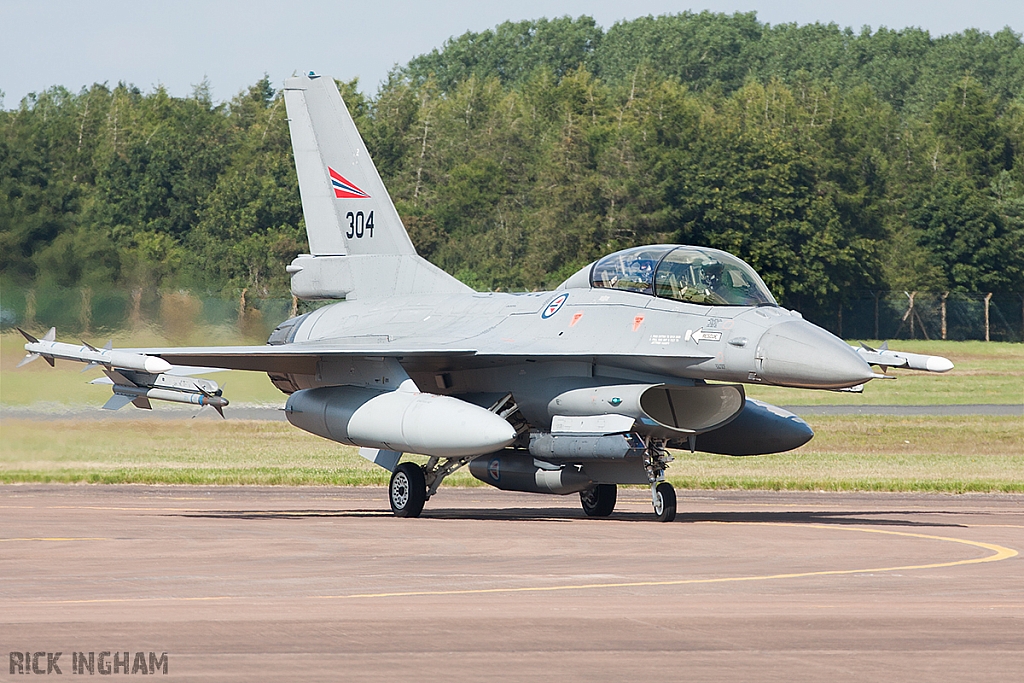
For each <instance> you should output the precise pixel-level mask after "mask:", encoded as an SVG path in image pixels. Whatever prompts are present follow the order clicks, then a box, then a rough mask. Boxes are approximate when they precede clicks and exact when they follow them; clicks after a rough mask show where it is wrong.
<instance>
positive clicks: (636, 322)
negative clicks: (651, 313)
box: [633, 315, 644, 332]
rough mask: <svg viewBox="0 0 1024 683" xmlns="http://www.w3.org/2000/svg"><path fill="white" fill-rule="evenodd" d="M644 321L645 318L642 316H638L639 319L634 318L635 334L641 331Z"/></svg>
mask: <svg viewBox="0 0 1024 683" xmlns="http://www.w3.org/2000/svg"><path fill="white" fill-rule="evenodd" d="M643 321H644V317H643V316H642V315H638V316H637V317H635V318H633V331H634V332H636V331H637V330H639V329H640V325H641V324H642V323H643Z"/></svg>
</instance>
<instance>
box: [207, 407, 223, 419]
mask: <svg viewBox="0 0 1024 683" xmlns="http://www.w3.org/2000/svg"><path fill="white" fill-rule="evenodd" d="M207 405H209V406H212V407H213V409H214V410H216V411H217V412H218V413H220V416H221V417H223V418H224V419H225V420H226V419H228V418H226V417H224V409H223V408H222V407H221V405H220V404H219V403H208V404H207Z"/></svg>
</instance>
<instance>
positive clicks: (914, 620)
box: [0, 485, 1024, 682]
mask: <svg viewBox="0 0 1024 683" xmlns="http://www.w3.org/2000/svg"><path fill="white" fill-rule="evenodd" d="M679 510H680V511H679V516H678V518H677V520H676V522H675V523H672V524H659V523H656V522H654V521H652V519H651V513H650V500H649V494H648V493H647V492H645V491H643V490H640V489H630V490H624V491H621V492H620V503H619V506H618V507H617V511H616V513H615V515H614V516H613V517H612V518H610V519H587V518H585V517H584V516H583V515H582V512H581V511H580V509H579V502H578V499H577V498H576V497H575V496H573V497H564V498H562V497H543V496H531V495H528V494H514V493H504V492H500V491H495V490H490V489H443V488H442V490H441V491H440V492H439V493H438V495H437V496H436V497H435V498H434V499H432V500H431V501H429V502H428V504H427V508H426V510H425V511H424V515H423V517H422V518H420V519H415V520H405V519H396V518H394V517H392V516H391V515H390V512H389V510H388V505H387V500H386V497H385V492H384V491H383V490H380V489H362V488H248V487H245V488H243V487H145V486H110V487H108V486H50V485H45V486H3V487H0V650H2V652H0V656H2V657H3V658H7V657H8V653H9V652H30V653H34V652H49V653H54V652H62V653H63V655H62V658H61V659H60V662H61V664H63V670H64V673H65V675H66V674H68V673H69V672H70V669H71V658H72V652H78V651H81V652H96V653H99V652H101V651H111V652H117V651H120V652H124V651H127V652H130V653H131V654H132V655H134V654H135V653H136V652H147V653H148V652H156V653H157V654H158V655H159V654H161V653H163V652H166V653H168V664H169V666H168V673H167V675H166V676H164V675H163V674H161V673H159V672H157V676H158V677H163V678H166V679H167V680H182V681H186V680H201V679H202V680H218V681H254V680H268V681H270V680H273V681H279V680H324V681H328V680H330V681H335V680H359V681H376V680H381V681H383V680H388V681H394V680H417V681H420V680H438V681H441V680H444V681H454V680H473V681H481V680H487V681H521V680H589V681H606V680H607V681H624V680H641V679H643V680H688V681H700V680H708V681H711V680H714V681H722V680H734V681H751V680H758V681H822V680H829V681H865V680H871V681H903V682H905V681H935V680H991V681H1003V680H1019V676H1020V672H1021V671H1024V556H1022V555H1020V554H1018V552H1019V551H1024V496H1021V495H964V496H941V495H911V494H850V493H846V494H831V493H773V492H707V491H705V492H680V507H679ZM41 661H45V658H44V659H43V660H41ZM7 669H8V665H7V663H4V662H0V679H2V680H7V679H6V678H2V677H3V676H4V675H6V674H7ZM19 678H20V677H19Z"/></svg>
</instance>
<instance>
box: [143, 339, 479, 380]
mask: <svg viewBox="0 0 1024 683" xmlns="http://www.w3.org/2000/svg"><path fill="white" fill-rule="evenodd" d="M125 351H128V352H130V353H138V354H144V355H147V356H159V357H160V358H163V359H164V360H165V361H167V362H169V363H171V364H172V365H197V366H202V367H205V368H223V369H227V370H253V371H256V372H284V373H289V372H291V373H305V374H314V373H315V372H316V363H317V361H319V360H321V359H323V358H330V357H335V358H382V357H386V358H396V357H402V358H404V357H408V356H412V357H423V358H436V357H445V358H447V357H453V356H472V355H474V354H475V353H476V351H475V350H474V349H450V348H447V349H446V348H427V347H417V346H415V345H410V346H406V347H402V348H399V347H394V346H391V345H387V344H385V343H381V344H373V343H367V344H358V345H355V344H353V345H348V344H339V343H323V342H317V343H300V344H281V345H278V346H271V345H269V344H264V345H261V346H191V347H187V346H186V347H167V348H139V349H125Z"/></svg>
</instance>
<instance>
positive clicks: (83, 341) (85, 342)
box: [82, 339, 99, 351]
mask: <svg viewBox="0 0 1024 683" xmlns="http://www.w3.org/2000/svg"><path fill="white" fill-rule="evenodd" d="M82 346H84V347H86V348H87V349H89V350H90V351H99V349H97V348H96V347H95V346H93V345H92V344H90V343H89V342H87V341H85V340H84V339H83V340H82Z"/></svg>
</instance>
